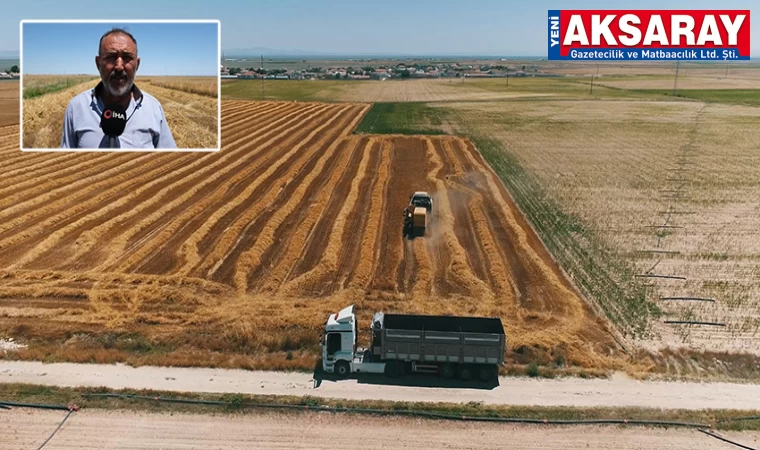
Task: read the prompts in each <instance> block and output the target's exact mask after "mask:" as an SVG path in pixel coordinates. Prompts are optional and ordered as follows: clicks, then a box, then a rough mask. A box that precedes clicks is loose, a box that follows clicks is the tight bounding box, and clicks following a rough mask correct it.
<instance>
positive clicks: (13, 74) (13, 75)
mask: <svg viewBox="0 0 760 450" xmlns="http://www.w3.org/2000/svg"><path fill="white" fill-rule="evenodd" d="M19 72H20V70H19V68H18V66H15V65H14V66H13V67H11V68H10V69H8V70H6V71H4V72H0V79H13V80H15V79H18V77H19Z"/></svg>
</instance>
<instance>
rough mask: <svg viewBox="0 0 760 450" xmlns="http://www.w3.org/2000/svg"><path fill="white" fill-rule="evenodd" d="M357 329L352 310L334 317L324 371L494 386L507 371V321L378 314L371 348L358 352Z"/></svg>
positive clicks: (327, 332) (325, 345) (327, 337)
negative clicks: (426, 376)
mask: <svg viewBox="0 0 760 450" xmlns="http://www.w3.org/2000/svg"><path fill="white" fill-rule="evenodd" d="M356 330H357V324H356V315H355V314H354V306H353V305H351V306H349V307H347V308H344V309H342V310H341V311H340V312H337V313H335V314H332V315H330V316H329V317H328V319H327V323H326V324H325V331H324V336H323V337H322V340H321V345H322V368H323V369H324V371H325V372H327V373H335V374H337V375H338V376H340V377H347V376H348V375H350V374H351V373H384V374H386V375H388V376H390V377H399V376H402V375H404V374H405V373H409V372H424V373H437V374H438V375H439V376H441V377H442V378H453V377H454V376H457V377H459V378H460V379H462V380H469V379H471V378H473V377H478V378H479V379H480V380H481V381H484V382H487V381H493V380H495V379H496V378H497V376H498V373H499V371H498V368H499V366H503V365H504V349H505V346H506V337H505V335H504V327H503V326H502V323H501V319H499V318H489V317H452V316H418V315H409V314H383V313H382V312H378V313H375V315H374V317H373V318H372V326H371V327H370V332H371V333H372V343H371V345H370V348H368V349H364V348H357V347H356V338H357V331H356Z"/></svg>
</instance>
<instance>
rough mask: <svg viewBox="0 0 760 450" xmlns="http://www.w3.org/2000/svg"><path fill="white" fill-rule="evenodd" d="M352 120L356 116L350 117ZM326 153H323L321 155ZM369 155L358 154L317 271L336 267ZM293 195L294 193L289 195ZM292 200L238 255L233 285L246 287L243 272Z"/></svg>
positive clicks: (321, 163) (322, 161)
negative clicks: (357, 168)
mask: <svg viewBox="0 0 760 450" xmlns="http://www.w3.org/2000/svg"><path fill="white" fill-rule="evenodd" d="M354 121H356V118H355V119H354ZM373 143H374V138H370V142H369V143H368V144H367V145H368V148H372V145H373ZM325 156H326V155H325ZM325 156H323V157H322V159H320V161H319V163H318V170H317V168H315V170H314V171H313V173H315V175H314V176H310V177H309V183H310V182H311V180H313V179H314V178H315V176H316V172H318V171H321V170H322V167H323V166H324V165H325V162H326V161H327V159H326V157H325ZM369 159H370V153H369V152H365V153H364V154H363V155H362V160H361V162H360V163H359V170H358V172H357V174H356V177H355V178H354V179H353V181H352V182H351V189H350V190H349V192H348V194H347V195H346V201H345V202H344V203H343V208H342V209H341V211H340V213H339V214H338V217H337V219H336V220H335V223H334V225H333V228H332V232H331V233H330V237H329V238H328V241H327V247H326V248H325V253H324V255H323V256H322V259H321V260H320V261H319V264H318V265H317V267H316V268H315V269H316V270H318V271H320V272H321V273H323V274H326V273H333V272H335V271H336V270H337V267H338V253H339V252H340V242H341V241H342V239H343V233H344V226H345V223H346V216H347V215H348V213H349V212H350V211H351V209H352V208H353V207H354V204H355V202H356V198H357V196H358V191H359V185H360V184H361V180H362V178H363V177H364V176H365V174H366V171H367V163H368V162H369ZM307 188H308V186H307V185H305V184H304V185H301V186H299V188H298V196H297V197H298V198H300V197H302V196H303V194H304V193H305V192H306V189H307ZM293 197H296V196H293ZM291 203H293V202H292V200H291V201H290V202H288V206H289V207H288V208H283V209H281V210H278V214H277V215H276V216H275V217H272V220H271V222H273V223H274V224H276V225H275V226H268V227H266V228H265V229H264V231H263V232H262V233H261V235H260V236H259V238H258V239H257V240H256V243H255V244H254V246H253V248H252V249H251V250H248V251H246V252H245V253H243V254H242V255H240V258H239V259H238V262H237V267H236V271H235V287H236V288H237V289H238V291H241V290H245V291H247V289H248V282H247V276H248V271H249V270H250V269H251V268H253V267H255V266H258V265H260V264H261V255H262V254H263V249H262V247H264V248H266V247H269V246H270V245H272V243H273V242H274V233H275V231H276V228H277V226H278V225H279V224H280V223H281V222H282V221H283V220H284V219H285V214H282V213H280V212H281V211H283V212H284V211H285V210H287V214H289V213H290V210H292V208H293V206H292V205H290V204H291Z"/></svg>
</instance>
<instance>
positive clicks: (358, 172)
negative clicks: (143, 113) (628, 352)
mask: <svg viewBox="0 0 760 450" xmlns="http://www.w3.org/2000/svg"><path fill="white" fill-rule="evenodd" d="M222 109H223V115H224V117H225V119H224V126H223V136H224V142H223V148H222V151H220V152H218V153H214V154H204V155H194V154H183V155H176V154H163V155H154V154H127V153H125V154H122V155H93V154H66V155H63V154H20V155H17V154H14V153H11V152H10V150H8V151H6V152H5V155H6V156H4V158H7V160H6V164H4V165H3V168H2V169H1V170H2V173H3V177H2V181H0V192H2V195H0V268H2V270H0V298H1V299H2V300H0V336H7V337H14V338H17V339H19V340H20V341H22V342H24V343H26V344H28V347H27V348H26V349H23V350H19V352H18V353H17V355H18V356H19V357H21V358H27V359H56V360H70V361H116V360H122V361H123V360H126V361H130V362H132V363H136V364H140V363H153V364H161V365H166V364H170V365H209V364H214V365H222V366H234V367H261V368H287V367H292V368H295V367H298V368H310V367H313V364H314V363H315V361H316V358H317V349H318V347H317V339H318V337H319V331H320V329H321V326H322V324H323V321H324V319H325V317H326V315H327V314H329V313H331V312H335V311H337V310H338V309H340V308H342V307H343V306H346V305H348V304H352V303H353V304H356V305H357V311H358V313H359V319H360V320H361V321H362V322H366V321H367V320H369V318H370V317H371V314H372V313H373V312H375V311H377V310H386V311H388V310H393V311H397V312H413V313H428V314H441V313H443V314H457V315H487V316H499V317H501V318H502V321H503V322H504V325H505V328H506V332H507V335H508V336H509V355H508V356H509V358H510V361H512V362H515V363H520V364H526V363H527V362H528V361H540V362H543V363H546V364H550V363H552V361H562V364H568V365H576V366H583V367H587V368H602V369H605V368H623V367H627V366H625V365H624V363H623V362H622V360H621V359H620V358H619V357H618V350H617V346H616V345H615V343H614V340H613V338H612V336H611V334H610V332H609V331H608V330H607V329H606V326H605V325H604V323H603V322H602V321H601V320H600V319H598V318H596V317H595V315H594V314H593V313H592V311H591V309H590V307H589V306H588V305H586V304H585V303H584V301H583V300H582V299H581V297H580V296H579V295H578V294H577V293H576V291H575V290H574V288H573V287H572V286H571V284H570V283H569V282H568V281H567V279H566V278H565V277H564V276H563V274H562V272H561V271H560V269H559V268H558V267H557V266H556V264H555V263H554V262H553V260H552V258H551V257H550V255H549V254H548V252H547V251H546V250H545V248H544V247H543V245H542V244H541V242H540V241H539V240H538V238H537V236H536V235H535V233H534V232H533V230H532V228H531V227H530V225H528V223H527V222H526V221H525V219H524V218H523V217H522V215H521V214H520V213H519V211H518V210H517V208H516V207H515V205H514V204H513V203H512V199H511V197H510V196H509V194H508V193H507V191H506V189H505V188H504V186H503V185H502V184H501V182H500V181H499V179H498V178H497V177H496V175H495V174H494V173H493V172H492V171H491V170H490V169H489V168H488V166H487V165H486V163H485V162H484V160H483V159H482V157H481V155H480V154H479V152H478V151H477V150H476V149H475V147H474V146H473V144H472V143H471V142H469V141H468V140H465V139H462V138H458V137H452V136H435V137H427V136H398V135H397V136H379V135H351V132H352V131H353V130H354V128H355V127H356V126H357V124H358V123H359V121H360V120H361V119H362V117H363V115H364V114H365V113H366V111H367V110H368V109H369V105H365V104H353V103H343V104H323V103H292V102H287V103H286V102H243V101H226V102H224V104H223V108H222ZM12 133H13V130H8V131H7V132H6V133H5V134H7V135H11V134H12ZM0 135H3V133H0ZM420 189H426V190H428V191H429V192H431V193H432V194H433V196H434V199H435V204H436V207H435V215H434V220H433V223H432V225H431V227H430V228H429V229H428V231H427V234H426V236H425V237H423V238H416V239H413V240H409V239H405V238H404V237H403V235H402V222H403V218H402V214H401V212H402V210H403V208H404V206H405V205H406V203H407V202H408V198H409V195H410V193H411V192H412V191H414V190H420ZM363 337H364V338H367V336H363Z"/></svg>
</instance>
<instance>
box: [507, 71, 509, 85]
mask: <svg viewBox="0 0 760 450" xmlns="http://www.w3.org/2000/svg"><path fill="white" fill-rule="evenodd" d="M507 87H509V68H507Z"/></svg>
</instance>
